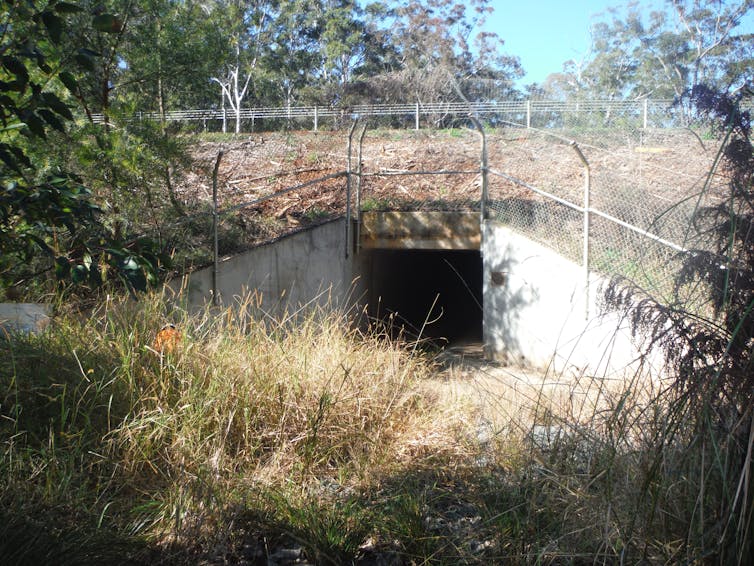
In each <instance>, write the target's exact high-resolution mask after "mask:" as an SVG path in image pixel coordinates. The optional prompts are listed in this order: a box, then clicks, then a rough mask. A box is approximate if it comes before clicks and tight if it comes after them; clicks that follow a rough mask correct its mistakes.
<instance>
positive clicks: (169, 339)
mask: <svg viewBox="0 0 754 566" xmlns="http://www.w3.org/2000/svg"><path fill="white" fill-rule="evenodd" d="M180 341H181V332H180V331H179V330H178V329H177V328H176V327H175V324H166V325H165V326H163V327H162V328H161V329H160V331H159V332H158V333H157V336H155V337H154V343H153V344H152V348H153V349H154V350H156V351H157V352H162V353H165V354H171V353H172V352H174V351H175V349H176V348H177V347H178V343H179V342H180Z"/></svg>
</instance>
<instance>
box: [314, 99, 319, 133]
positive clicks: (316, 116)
mask: <svg viewBox="0 0 754 566" xmlns="http://www.w3.org/2000/svg"><path fill="white" fill-rule="evenodd" d="M318 126H319V106H317V105H315V106H314V131H315V132H316V131H317V127H318Z"/></svg>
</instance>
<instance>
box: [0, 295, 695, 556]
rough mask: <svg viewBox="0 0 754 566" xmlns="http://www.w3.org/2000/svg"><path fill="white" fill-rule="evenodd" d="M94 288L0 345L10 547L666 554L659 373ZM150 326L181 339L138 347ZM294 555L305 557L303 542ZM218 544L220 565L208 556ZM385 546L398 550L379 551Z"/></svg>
mask: <svg viewBox="0 0 754 566" xmlns="http://www.w3.org/2000/svg"><path fill="white" fill-rule="evenodd" d="M258 305H259V303H258V301H257V300H256V298H255V297H254V296H247V297H245V298H243V299H239V300H238V301H237V302H236V304H235V305H233V307H231V308H227V309H224V310H210V309H208V310H206V311H204V312H201V313H199V314H193V315H190V314H189V313H188V312H186V310H184V309H183V308H181V305H180V300H177V299H175V298H172V297H164V296H161V295H159V294H155V295H151V296H148V297H143V298H141V299H140V300H139V301H135V300H133V299H130V298H122V299H120V298H118V299H114V298H107V299H106V300H104V301H103V302H102V304H101V305H100V306H99V307H98V308H97V309H95V310H94V311H93V312H91V313H88V314H86V315H81V314H76V313H71V314H70V315H61V316H60V317H58V318H57V319H56V321H55V324H53V325H52V327H51V328H50V329H49V330H48V332H47V333H45V334H43V335H42V336H38V337H25V336H18V337H14V338H13V339H11V340H9V341H4V342H0V350H2V351H1V352H0V372H1V374H0V387H1V388H2V389H0V395H1V397H0V402H1V403H2V404H1V406H0V408H1V411H2V415H1V416H2V418H1V419H0V442H1V445H0V446H1V447H2V460H1V461H0V503H2V509H3V512H2V519H3V524H2V526H0V555H2V556H4V557H10V559H9V560H10V562H9V563H28V564H36V563H45V562H48V563H49V562H55V563H66V562H68V563H75V564H79V563H92V564H97V563H117V562H131V563H145V564H146V563H153V562H155V561H166V562H173V563H196V562H197V561H202V560H208V561H212V560H216V561H217V560H221V559H225V558H227V557H235V558H233V559H234V560H235V559H237V558H238V557H239V556H245V557H246V559H248V560H252V559H254V560H266V559H268V558H269V559H274V556H276V555H277V554H276V553H278V552H282V550H281V549H283V550H285V549H294V550H295V552H299V553H300V555H301V556H302V557H305V558H307V559H308V560H311V561H314V562H316V563H318V564H348V563H351V562H354V561H356V562H358V561H359V560H365V561H368V560H370V559H372V560H376V559H377V557H380V558H379V559H380V560H385V561H388V562H387V563H396V564H404V563H405V564H408V563H416V564H422V563H442V564H458V563H480V564H481V563H484V564H488V563H530V562H531V563H547V564H550V563H558V564H560V563H576V562H580V561H583V560H587V561H589V562H592V561H594V560H598V561H600V562H605V563H617V562H619V561H620V560H621V559H624V560H627V561H628V563H633V562H635V561H636V560H639V559H641V557H645V558H646V559H647V560H649V561H650V562H668V561H670V562H672V561H674V560H676V559H678V558H679V557H681V556H683V557H692V558H693V557H694V556H697V555H698V554H697V548H698V547H697V546H696V543H694V541H692V540H689V541H688V542H684V537H687V536H688V535H689V520H688V518H687V516H688V515H689V514H692V515H693V509H694V498H695V495H696V494H695V492H694V489H693V486H694V485H695V484H694V483H693V482H692V481H689V479H688V478H687V475H686V474H687V473H688V471H689V470H693V458H691V457H689V455H688V453H686V452H684V450H683V446H682V443H681V444H679V442H680V441H686V442H690V441H691V439H685V438H682V435H679V436H677V438H678V440H677V441H674V442H673V443H666V442H665V439H666V437H667V430H668V421H669V420H670V421H672V419H675V421H673V422H674V426H678V427H682V425H683V420H684V419H688V418H692V416H689V415H672V414H669V412H668V403H667V400H666V399H664V398H663V392H662V383H661V382H657V381H653V380H652V379H649V378H648V377H647V376H646V375H643V374H637V375H635V376H631V375H629V376H627V378H626V379H625V380H606V379H602V378H599V377H597V376H584V375H572V376H564V375H551V374H548V373H546V372H541V373H532V372H529V373H527V372H521V371H513V370H511V369H506V368H500V367H494V366H490V365H486V364H482V365H480V366H479V367H478V368H476V369H474V370H473V371H472V370H469V369H468V368H465V369H464V368H459V367H458V366H451V367H450V368H448V367H442V366H441V365H440V364H439V363H438V362H437V361H435V360H433V359H430V358H429V357H428V356H427V355H425V354H422V353H421V349H417V348H415V347H413V345H411V344H409V345H408V346H409V347H406V345H405V344H401V343H398V342H395V341H392V340H390V339H389V338H388V337H387V336H383V335H372V334H369V333H365V332H362V331H359V330H357V329H354V328H353V326H352V325H351V324H350V318H349V317H348V316H347V315H346V313H343V312H338V311H336V312H328V311H325V310H312V311H303V310H302V311H301V312H295V313H294V312H291V313H288V314H287V315H286V316H282V317H277V318H273V317H270V316H268V315H266V314H265V313H264V312H262V311H261V310H260V309H259V307H258ZM166 323H172V324H175V326H176V328H177V329H178V330H179V331H180V333H181V336H180V340H179V341H178V343H177V344H176V345H175V346H174V347H173V348H170V349H169V350H170V351H159V350H158V349H156V348H155V346H156V344H155V343H154V339H155V336H156V334H157V332H158V331H159V330H160V328H162V327H163V326H164V325H165V324H166ZM296 549H298V550H296ZM223 557H225V558H223ZM390 560H393V562H389V561H390Z"/></svg>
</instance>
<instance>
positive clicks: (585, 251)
mask: <svg viewBox="0 0 754 566" xmlns="http://www.w3.org/2000/svg"><path fill="white" fill-rule="evenodd" d="M571 147H572V148H573V149H574V151H575V152H576V154H577V155H578V156H579V159H580V160H581V162H582V163H583V164H584V227H583V230H584V243H583V247H582V264H583V269H584V299H585V300H584V319H585V320H589V224H590V222H589V221H590V218H589V212H590V211H589V191H590V189H591V178H590V168H589V162H588V161H587V160H586V157H585V156H584V154H583V153H582V151H581V148H580V147H579V145H578V144H577V143H576V141H575V140H574V141H571Z"/></svg>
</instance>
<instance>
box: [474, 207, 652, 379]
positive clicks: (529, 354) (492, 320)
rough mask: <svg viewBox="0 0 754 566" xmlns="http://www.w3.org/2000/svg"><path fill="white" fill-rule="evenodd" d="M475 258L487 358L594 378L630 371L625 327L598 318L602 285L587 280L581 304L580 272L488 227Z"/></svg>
mask: <svg viewBox="0 0 754 566" xmlns="http://www.w3.org/2000/svg"><path fill="white" fill-rule="evenodd" d="M482 254H483V265H484V275H483V276H484V280H483V294H484V323H483V325H484V330H483V332H484V342H485V348H486V349H487V352H488V355H489V356H490V357H493V358H496V359H503V360H506V361H509V362H512V363H524V364H527V365H532V366H535V367H541V368H551V369H552V370H554V371H555V372H563V371H574V372H578V373H581V372H584V373H586V374H590V375H599V376H609V375H614V376H616V377H618V376H620V375H624V374H625V373H626V372H627V371H628V372H634V371H635V370H636V369H637V367H638V364H637V360H638V359H641V358H642V355H641V353H642V351H643V348H642V347H641V345H639V346H638V347H637V346H636V345H635V344H634V343H633V340H632V338H631V332H630V329H629V326H628V324H627V322H626V321H624V320H623V319H622V318H621V316H620V315H618V314H616V313H606V314H604V313H600V307H599V302H600V301H599V297H600V295H601V290H602V289H604V285H605V284H606V281H605V280H604V279H602V278H600V277H599V276H597V275H594V274H591V276H590V280H589V289H590V293H589V295H590V296H589V298H587V297H586V293H585V287H586V282H585V278H584V272H583V269H582V267H581V266H579V265H577V264H575V263H573V262H571V261H569V260H567V259H565V258H563V257H562V256H560V255H558V254H557V253H555V252H554V251H552V250H550V249H549V248H546V247H545V246H542V245H540V244H538V243H536V242H533V241H531V240H529V239H527V238H525V237H523V236H521V235H519V234H517V233H516V232H514V231H512V230H510V229H508V228H506V227H505V226H503V225H501V224H499V223H497V222H494V221H487V222H485V223H484V226H483V237H482ZM587 305H588V307H589V311H588V312H589V316H588V317H587V316H586V307H587ZM652 358H653V360H654V361H655V369H656V371H659V365H658V360H657V359H656V358H657V356H653V357H652ZM646 361H647V360H646V359H645V362H646Z"/></svg>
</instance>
